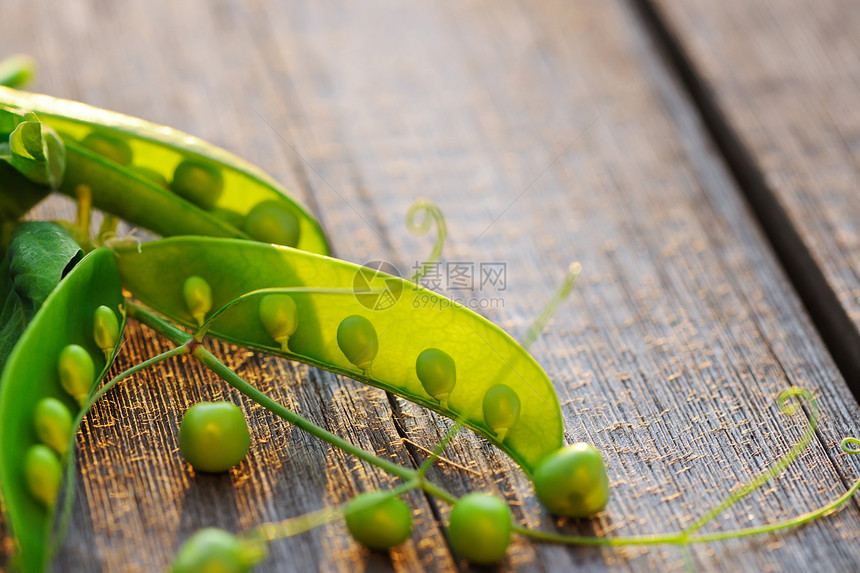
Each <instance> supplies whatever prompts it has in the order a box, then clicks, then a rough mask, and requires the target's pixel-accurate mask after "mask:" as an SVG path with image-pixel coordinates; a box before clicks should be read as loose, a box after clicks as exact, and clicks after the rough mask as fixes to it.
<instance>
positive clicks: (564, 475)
mask: <svg viewBox="0 0 860 573" xmlns="http://www.w3.org/2000/svg"><path fill="white" fill-rule="evenodd" d="M534 485H535V493H536V494H537V496H538V499H539V500H540V502H541V503H542V504H544V506H546V508H547V509H548V510H550V511H551V512H552V513H555V514H556V515H564V516H567V517H588V516H590V515H594V514H595V513H597V512H598V511H600V510H601V509H603V508H604V507H605V506H606V502H607V501H609V478H608V477H607V475H606V466H605V465H604V463H603V456H601V455H600V450H598V449H597V448H595V447H594V446H592V445H591V444H587V443H585V442H579V443H578V444H573V445H572V446H567V447H566V448H562V449H560V450H557V451H555V452H553V453H552V454H550V455H548V456H547V457H546V458H544V459H543V460H541V462H540V463H539V464H538V465H537V467H536V468H535V472H534Z"/></svg>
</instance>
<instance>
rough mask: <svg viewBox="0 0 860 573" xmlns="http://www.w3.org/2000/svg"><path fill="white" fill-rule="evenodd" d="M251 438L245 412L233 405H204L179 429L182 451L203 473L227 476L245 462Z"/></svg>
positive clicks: (192, 411) (191, 411)
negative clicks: (233, 468)
mask: <svg viewBox="0 0 860 573" xmlns="http://www.w3.org/2000/svg"><path fill="white" fill-rule="evenodd" d="M250 447H251V436H250V434H249V433H248V425H247V424H246V423H245V416H244V415H243V414H242V410H240V409H239V407H238V406H236V405H235V404H231V403H230V402H200V403H199V404H195V405H194V406H192V407H191V408H189V409H188V411H187V412H186V413H185V416H184V417H183V418H182V423H181V424H180V425H179V451H180V453H181V454H182V457H183V458H185V461H187V462H188V463H190V464H191V465H192V466H193V467H194V469H196V470H197V471H201V472H210V473H218V472H226V471H227V470H229V469H230V468H232V467H233V466H235V465H237V464H239V462H241V461H242V460H243V459H245V454H247V453H248V448H250Z"/></svg>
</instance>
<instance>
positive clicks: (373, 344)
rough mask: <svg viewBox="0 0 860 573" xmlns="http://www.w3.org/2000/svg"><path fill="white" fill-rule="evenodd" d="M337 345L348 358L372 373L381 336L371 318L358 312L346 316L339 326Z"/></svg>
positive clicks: (368, 372)
mask: <svg viewBox="0 0 860 573" xmlns="http://www.w3.org/2000/svg"><path fill="white" fill-rule="evenodd" d="M337 345H338V346H339V347H340V350H341V352H343V353H344V355H345V356H346V359H347V360H349V361H350V362H352V363H353V364H355V365H356V366H358V367H359V368H361V369H362V370H364V371H365V372H366V373H367V374H368V375H370V365H371V364H372V363H373V359H374V358H376V353H377V352H379V338H378V337H377V336H376V329H375V328H373V324H371V322H370V321H369V320H367V319H366V318H364V317H363V316H359V315H357V314H354V315H352V316H348V317H346V318H344V319H343V320H342V321H341V323H340V325H339V326H338V327H337Z"/></svg>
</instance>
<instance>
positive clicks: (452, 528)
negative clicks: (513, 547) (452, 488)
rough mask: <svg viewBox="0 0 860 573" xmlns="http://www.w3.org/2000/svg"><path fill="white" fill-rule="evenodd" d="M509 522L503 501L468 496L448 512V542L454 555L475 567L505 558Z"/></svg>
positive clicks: (484, 495) (506, 507) (486, 496)
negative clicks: (449, 514) (466, 560)
mask: <svg viewBox="0 0 860 573" xmlns="http://www.w3.org/2000/svg"><path fill="white" fill-rule="evenodd" d="M512 526H513V518H512V517H511V509H510V508H509V507H508V504H507V503H505V501H504V500H503V499H500V498H498V497H496V496H493V495H490V494H487V493H470V494H469V495H466V496H464V497H462V498H460V499H459V500H458V501H457V503H455V504H454V509H452V510H451V517H450V523H449V525H448V541H449V542H450V543H451V549H453V550H454V551H455V552H456V553H457V554H458V555H460V556H461V557H464V558H466V559H468V560H469V561H471V562H472V563H475V564H478V565H489V564H492V563H496V562H498V561H501V560H502V559H504V557H505V552H506V551H507V550H508V545H510V543H511V528H512Z"/></svg>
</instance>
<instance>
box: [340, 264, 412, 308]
mask: <svg viewBox="0 0 860 573" xmlns="http://www.w3.org/2000/svg"><path fill="white" fill-rule="evenodd" d="M391 275H393V276H395V277H399V276H400V271H398V270H397V267H395V266H394V265H392V264H391V263H389V262H387V261H370V262H369V263H364V265H362V267H361V268H360V269H358V270H357V271H356V272H355V276H353V278H352V292H353V294H354V295H355V300H357V301H358V303H359V304H360V305H362V306H363V307H365V308H367V309H369V310H388V309H389V308H391V307H392V306H394V305H395V304H397V301H398V300H400V295H402V294H403V283H402V282H401V281H400V280H399V279H395V278H392V277H391Z"/></svg>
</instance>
